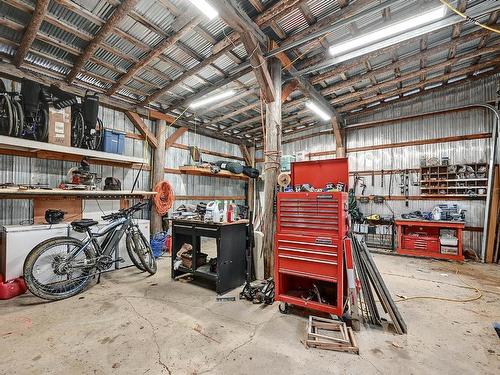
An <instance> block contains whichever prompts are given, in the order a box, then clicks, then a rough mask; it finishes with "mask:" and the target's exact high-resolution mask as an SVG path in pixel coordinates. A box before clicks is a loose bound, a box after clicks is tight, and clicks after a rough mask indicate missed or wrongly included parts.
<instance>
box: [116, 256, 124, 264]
mask: <svg viewBox="0 0 500 375" xmlns="http://www.w3.org/2000/svg"><path fill="white" fill-rule="evenodd" d="M118 262H120V263H125V259H123V258H122V257H120V258H118V259H117V260H115V263H118Z"/></svg>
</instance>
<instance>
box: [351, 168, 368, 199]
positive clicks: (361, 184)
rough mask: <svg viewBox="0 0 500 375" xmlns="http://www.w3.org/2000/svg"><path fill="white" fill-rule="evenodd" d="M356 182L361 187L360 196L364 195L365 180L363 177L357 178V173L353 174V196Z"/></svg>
mask: <svg viewBox="0 0 500 375" xmlns="http://www.w3.org/2000/svg"><path fill="white" fill-rule="evenodd" d="M358 182H359V183H360V185H359V186H360V187H361V195H365V189H366V184H365V179H364V178H363V177H359V175H358V174H357V173H355V174H354V194H355V195H356V187H357V185H358Z"/></svg>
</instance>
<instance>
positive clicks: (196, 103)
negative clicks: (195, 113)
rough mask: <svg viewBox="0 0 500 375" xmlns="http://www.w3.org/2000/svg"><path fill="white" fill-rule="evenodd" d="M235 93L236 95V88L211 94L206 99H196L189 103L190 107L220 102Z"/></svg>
mask: <svg viewBox="0 0 500 375" xmlns="http://www.w3.org/2000/svg"><path fill="white" fill-rule="evenodd" d="M233 95H234V90H227V91H224V92H221V93H220V94H216V95H211V96H209V97H207V98H205V99H201V100H197V101H194V102H192V103H191V104H190V105H189V107H190V108H193V109H194V108H199V107H203V106H205V105H207V104H210V103H214V102H218V101H220V100H222V99H226V98H229V97H230V96H233Z"/></svg>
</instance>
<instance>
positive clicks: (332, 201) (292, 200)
mask: <svg viewBox="0 0 500 375" xmlns="http://www.w3.org/2000/svg"><path fill="white" fill-rule="evenodd" d="M344 204H345V200H344V196H343V194H342V193H284V194H278V202H277V207H278V228H277V232H278V233H282V232H291V233H297V232H301V231H302V232H309V233H311V232H313V233H316V232H323V233H330V234H335V235H336V236H338V234H339V233H342V232H343V228H344V227H345V223H343V222H342V218H343V217H344V215H343V210H344V209H345V207H344Z"/></svg>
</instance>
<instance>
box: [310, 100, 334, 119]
mask: <svg viewBox="0 0 500 375" xmlns="http://www.w3.org/2000/svg"><path fill="white" fill-rule="evenodd" d="M306 107H307V108H309V109H310V110H311V111H313V112H314V113H316V114H317V115H318V116H319V117H320V118H321V119H322V120H323V121H328V120H330V119H331V118H332V117H331V116H330V115H329V114H328V113H326V112H325V111H324V110H322V109H321V108H320V107H319V106H318V105H317V104H316V103H313V102H307V103H306Z"/></svg>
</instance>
